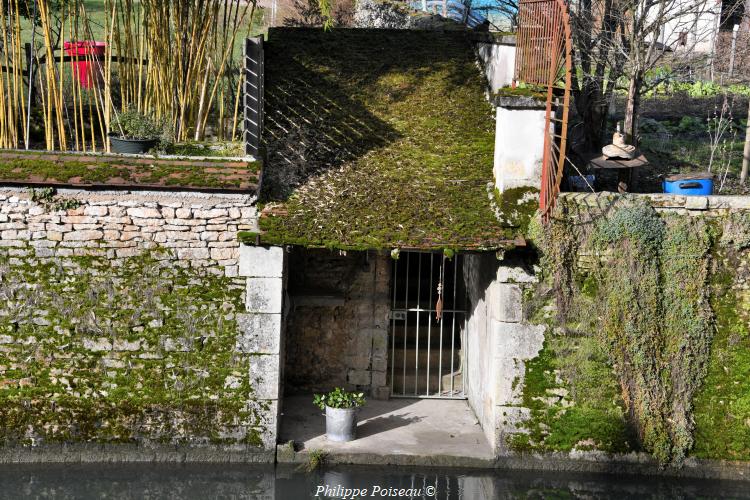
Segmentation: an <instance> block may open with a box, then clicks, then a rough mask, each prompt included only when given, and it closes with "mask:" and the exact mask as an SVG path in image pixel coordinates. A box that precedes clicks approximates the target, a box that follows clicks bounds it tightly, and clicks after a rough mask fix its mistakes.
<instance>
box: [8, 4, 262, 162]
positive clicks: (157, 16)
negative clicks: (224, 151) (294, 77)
mask: <svg viewBox="0 0 750 500" xmlns="http://www.w3.org/2000/svg"><path fill="white" fill-rule="evenodd" d="M29 4H33V2H32V1H31V0H0V25H2V28H3V29H2V33H1V34H0V148H18V147H22V145H23V143H24V137H25V136H26V135H27V132H28V131H27V118H29V117H28V116H27V113H26V103H27V99H28V97H29V96H28V94H29V93H28V91H27V88H28V85H29V83H28V78H29V74H28V62H27V60H26V59H27V56H26V50H25V47H24V44H25V43H27V42H30V41H31V34H30V33H31V30H32V27H31V25H32V23H31V21H30V20H29V19H27V18H25V17H24V15H22V14H26V15H27V16H28V13H26V12H25V11H23V10H22V7H26V8H28V5H29ZM55 6H58V7H55ZM102 6H103V16H102V14H101V13H100V14H99V18H98V21H96V20H95V19H94V17H93V16H92V15H90V13H89V12H87V9H86V5H85V3H84V1H83V0H69V1H67V2H62V3H61V2H52V1H50V0H37V5H36V7H37V9H38V12H37V28H36V39H35V40H34V42H35V43H34V47H33V48H32V50H31V52H32V58H33V65H34V68H33V69H34V71H33V74H32V82H33V89H34V91H33V92H32V96H33V99H32V105H31V108H32V113H31V115H32V117H33V118H34V120H32V121H33V125H32V127H31V129H32V130H35V129H39V128H41V129H42V130H43V138H37V141H36V144H34V145H33V147H36V148H45V149H48V150H68V149H74V150H79V151H101V150H106V149H107V148H108V145H109V141H108V140H107V137H108V134H109V133H110V131H111V130H112V123H113V120H114V119H115V118H116V117H117V116H118V114H119V113H120V112H121V111H124V110H126V109H129V108H134V109H137V110H138V111H141V112H143V113H146V114H151V115H153V116H154V117H156V118H158V119H161V120H163V121H164V122H165V123H167V124H168V125H169V128H170V129H171V131H172V133H173V136H174V140H176V141H186V140H202V139H204V137H205V136H206V134H207V131H208V129H209V128H211V125H213V129H212V133H213V135H214V136H215V137H216V138H218V139H222V140H225V139H230V140H233V139H234V138H235V137H236V136H237V134H238V122H239V116H238V109H239V102H240V89H241V81H240V75H241V72H240V71H239V68H240V64H239V62H240V61H235V56H236V55H237V54H236V52H237V50H236V49H237V48H239V45H238V37H240V36H242V35H249V34H250V31H249V30H250V26H251V19H252V17H253V15H254V13H255V3H254V2H253V1H250V2H247V1H245V0H102ZM29 11H30V8H29ZM67 40H71V41H79V42H80V41H94V40H98V41H103V42H105V44H106V47H105V53H104V56H103V57H101V58H97V57H96V56H94V55H93V54H91V52H90V51H89V52H88V53H86V54H85V55H83V56H79V61H84V60H85V61H86V62H88V63H89V66H90V67H91V68H93V73H94V74H93V82H94V84H93V85H91V86H90V88H85V87H84V86H83V85H82V84H81V81H80V79H79V78H78V75H77V74H76V71H75V70H74V64H73V63H71V62H68V61H64V60H63V58H64V57H65V56H66V50H65V48H64V47H63V44H64V42H65V41H67ZM76 47H77V46H76V45H75V44H73V52H72V53H76V52H75V51H76ZM84 52H86V51H84Z"/></svg>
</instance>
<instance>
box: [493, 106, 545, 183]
mask: <svg viewBox="0 0 750 500" xmlns="http://www.w3.org/2000/svg"><path fill="white" fill-rule="evenodd" d="M496 104H497V115H496V121H495V161H494V168H493V173H494V174H495V187H496V188H497V189H498V191H500V192H501V193H502V192H504V191H505V190H507V189H512V188H516V187H535V188H537V189H538V188H539V187H540V186H541V179H542V158H543V155H544V134H545V103H544V102H543V101H539V100H537V99H533V98H531V97H498V98H497V100H496Z"/></svg>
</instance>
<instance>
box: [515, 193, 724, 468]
mask: <svg viewBox="0 0 750 500" xmlns="http://www.w3.org/2000/svg"><path fill="white" fill-rule="evenodd" d="M567 208H568V209H570V210H571V214H570V215H568V216H559V217H556V218H553V222H552V223H551V224H550V225H549V227H547V228H544V230H543V233H542V234H543V237H542V238H541V239H540V240H539V241H540V243H541V249H542V264H543V267H544V268H545V276H546V278H547V279H548V280H549V279H550V278H552V281H553V283H554V287H555V288H556V292H557V294H558V300H557V307H558V312H559V313H560V314H559V317H560V318H561V319H563V320H566V321H567V323H566V324H567V325H569V326H568V328H569V329H568V331H569V332H570V333H569V334H568V335H566V336H557V335H556V336H553V337H552V340H551V341H550V342H549V343H548V345H546V346H545V350H546V352H547V354H546V355H547V356H549V359H548V360H547V361H545V362H546V363H547V364H548V365H551V366H554V367H555V368H556V369H557V370H558V371H559V372H560V376H561V380H562V381H563V382H565V383H566V385H565V387H567V388H568V389H569V390H570V391H571V395H572V396H573V398H572V399H573V401H574V403H575V405H574V408H575V409H576V411H574V412H571V411H570V410H567V411H566V412H565V415H568V414H569V415H570V416H568V417H566V419H565V421H566V422H567V423H566V425H568V426H569V427H566V429H576V428H577V427H576V422H583V421H584V420H583V419H584V418H586V417H585V416H586V415H588V418H590V419H591V418H593V417H591V406H592V403H593V406H594V407H595V408H600V409H601V408H608V406H607V405H606V404H604V405H603V404H602V403H603V402H605V401H606V400H607V398H606V397H602V395H601V394H597V387H596V386H594V385H592V384H590V383H588V384H587V383H586V380H592V379H596V380H601V381H606V380H607V373H609V374H610V375H609V376H610V377H612V376H614V377H615V379H616V381H617V382H616V383H614V384H612V386H614V387H617V386H619V390H618V389H614V391H613V392H610V393H609V394H610V396H611V395H612V394H616V395H617V396H616V398H617V399H618V400H619V403H618V405H619V407H620V408H621V413H620V416H621V417H623V422H627V424H625V427H623V428H617V427H613V425H614V424H615V421H614V420H609V421H608V420H606V419H603V418H602V417H601V414H600V418H597V419H596V420H595V422H596V423H595V425H594V424H592V425H594V427H595V428H599V429H605V428H607V429H610V430H612V429H620V430H619V431H618V432H619V433H618V432H616V433H615V434H613V435H615V436H620V438H621V440H620V441H619V442H620V443H621V444H622V443H629V446H631V447H632V448H643V449H645V450H647V451H649V452H650V453H652V454H653V455H654V457H655V458H657V459H658V460H659V461H660V462H661V463H663V464H667V463H672V464H680V463H682V461H683V460H684V458H685V456H686V454H687V452H688V451H689V450H690V449H691V447H692V446H693V418H694V417H693V415H694V414H693V398H694V395H695V394H696V391H697V390H698V389H699V388H700V386H701V383H702V381H703V379H704V377H705V374H706V369H707V366H708V360H709V354H710V345H711V340H712V337H713V328H714V327H713V320H714V319H713V312H712V310H711V308H710V306H709V301H708V289H707V283H708V273H709V260H710V254H709V251H710V249H711V245H712V242H713V237H712V234H713V229H712V228H711V227H710V226H709V225H708V224H706V223H705V222H703V221H702V219H700V218H688V217H660V216H659V215H658V214H657V213H656V212H655V211H654V210H653V209H652V208H651V207H650V206H649V205H647V204H643V203H634V204H633V203H625V204H623V205H620V206H619V207H615V208H614V209H612V210H611V211H610V212H609V213H607V214H606V215H604V216H603V217H601V218H599V219H598V220H597V221H596V223H595V224H593V227H591V228H590V229H585V228H583V227H581V226H580V225H579V224H576V223H575V222H574V220H575V217H576V215H575V213H576V212H575V209H574V208H572V207H567ZM575 228H579V229H578V230H576V229H575ZM582 256H590V257H589V258H587V259H585V260H581V259H582ZM584 264H585V265H584ZM576 269H578V271H576ZM597 352H598V353H601V357H599V358H597V357H596V356H594V353H597ZM581 353H589V355H587V356H585V357H584V358H579V357H578V356H580V355H581ZM539 359H541V356H540V358H539ZM596 359H598V360H599V363H600V364H599V365H598V366H599V367H600V369H599V370H598V375H597V376H596V377H595V378H594V377H586V376H583V377H581V376H580V373H586V372H588V371H594V372H597V370H594V369H593V368H594V367H595V366H597V365H595V364H593V365H592V364H591V360H596ZM536 361H537V360H535V361H533V362H532V363H530V364H529V365H527V377H530V378H529V381H530V383H529V384H528V387H527V388H525V389H524V404H525V405H529V404H534V403H533V401H529V400H528V397H531V398H532V400H533V399H535V398H536V399H538V398H539V396H538V394H539V390H538V388H535V382H534V381H535V378H534V374H533V373H532V370H533V369H534V363H535V362H536ZM587 363H588V367H587ZM609 367H611V368H609ZM538 385H539V384H536V386H538ZM535 395H536V396H535ZM537 406H538V405H537ZM609 408H610V409H611V406H609ZM532 413H533V414H534V419H533V420H532V421H533V422H534V421H535V422H537V424H538V425H541V424H544V425H546V426H547V427H548V428H549V429H551V430H550V432H549V435H548V436H542V437H543V439H540V436H538V435H535V433H534V430H533V426H532V432H531V434H530V436H531V438H530V439H528V440H527V441H528V442H529V443H536V445H535V446H537V447H541V448H542V449H547V448H548V449H563V450H565V449H570V447H571V446H572V445H571V440H572V439H573V437H575V438H580V437H581V436H583V433H581V432H572V433H571V435H569V436H567V437H566V434H565V433H564V432H561V431H558V434H557V436H556V437H554V436H553V433H552V430H554V429H555V428H556V427H555V426H556V425H558V423H559V421H561V420H563V418H562V417H560V410H559V409H557V410H555V409H554V406H549V405H547V406H544V407H543V408H538V407H533V406H532ZM606 422H609V424H607V423H606ZM613 432H614V431H613ZM628 436H634V437H635V439H634V441H632V442H631V441H629V440H628ZM519 439H521V440H524V439H526V438H519ZM595 441H596V440H595ZM545 447H546V448H545ZM556 447H558V448H556ZM596 447H597V448H599V449H602V445H601V444H600V443H598V444H597V445H596Z"/></svg>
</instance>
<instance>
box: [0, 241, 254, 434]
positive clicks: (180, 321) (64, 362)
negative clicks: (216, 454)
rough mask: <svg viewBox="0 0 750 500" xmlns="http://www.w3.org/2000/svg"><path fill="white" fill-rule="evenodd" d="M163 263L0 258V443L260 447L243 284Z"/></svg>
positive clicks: (160, 255) (157, 256)
mask: <svg viewBox="0 0 750 500" xmlns="http://www.w3.org/2000/svg"><path fill="white" fill-rule="evenodd" d="M181 264H187V263H186V262H179V261H174V260H172V259H170V258H169V255H168V254H167V253H166V252H162V251H159V250H154V251H151V252H149V253H146V254H144V255H140V256H136V257H130V258H127V259H120V260H117V261H109V260H107V259H103V258H92V257H70V258H65V259H55V260H45V261H34V260H32V259H27V258H15V257H8V256H7V255H3V256H1V257H0V295H2V296H3V298H4V300H3V303H2V304H1V305H0V422H2V425H0V441H2V442H4V443H5V444H15V443H17V444H36V443H39V442H100V443H106V442H141V441H156V442H166V443H198V442H211V443H246V444H254V445H259V444H261V443H260V440H259V438H258V436H259V431H260V430H262V425H261V423H260V414H259V413H256V411H262V408H255V409H253V408H252V407H251V406H252V405H251V403H252V401H253V399H252V392H253V389H252V387H251V381H250V378H249V375H248V373H249V370H248V360H249V358H248V356H247V355H242V354H239V353H238V352H237V351H236V349H235V344H236V338H237V335H238V327H237V322H236V314H237V312H240V311H242V310H243V300H242V290H243V287H242V283H240V282H236V281H234V280H232V279H229V278H225V277H223V276H219V275H216V274H214V273H211V272H207V271H206V270H205V269H202V270H201V269H192V268H190V267H183V266H182V265H181Z"/></svg>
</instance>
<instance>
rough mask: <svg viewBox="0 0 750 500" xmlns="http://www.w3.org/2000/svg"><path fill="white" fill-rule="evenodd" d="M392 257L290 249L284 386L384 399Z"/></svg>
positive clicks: (364, 253)
mask: <svg viewBox="0 0 750 500" xmlns="http://www.w3.org/2000/svg"><path fill="white" fill-rule="evenodd" d="M390 260H391V259H390V257H389V256H388V255H386V254H383V253H378V252H348V253H347V254H339V253H338V252H332V251H328V250H303V249H295V250H293V253H292V254H291V256H290V263H289V276H290V278H289V294H290V303H291V311H290V314H289V323H288V326H287V330H286V332H287V333H286V337H287V345H288V346H289V348H288V351H287V355H286V370H287V373H286V389H287V390H290V391H295V392H309V391H324V390H329V389H332V388H333V387H344V388H347V389H349V390H353V389H358V390H363V391H366V392H368V393H370V394H371V395H372V396H374V397H381V398H384V397H387V395H388V393H389V390H388V385H387V381H386V371H387V366H388V358H387V354H388V353H387V351H388V324H389V321H388V314H389V310H390V300H389V284H390V269H391V267H390V266H391V263H390Z"/></svg>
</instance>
